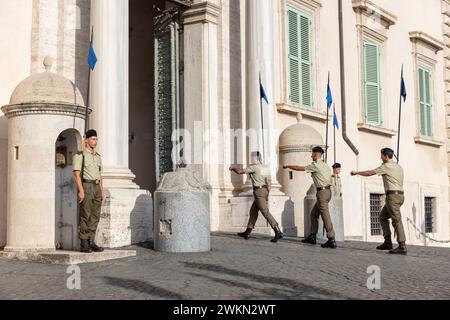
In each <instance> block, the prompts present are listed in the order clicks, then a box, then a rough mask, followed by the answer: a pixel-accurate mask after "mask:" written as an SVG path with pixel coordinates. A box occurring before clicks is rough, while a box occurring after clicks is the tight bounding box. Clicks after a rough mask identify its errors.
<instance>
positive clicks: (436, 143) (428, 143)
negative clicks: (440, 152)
mask: <svg viewBox="0 0 450 320" xmlns="http://www.w3.org/2000/svg"><path fill="white" fill-rule="evenodd" d="M414 142H415V143H417V144H423V145H425V146H429V147H435V148H440V147H442V146H444V144H445V143H444V142H443V141H438V140H433V139H430V138H424V137H414Z"/></svg>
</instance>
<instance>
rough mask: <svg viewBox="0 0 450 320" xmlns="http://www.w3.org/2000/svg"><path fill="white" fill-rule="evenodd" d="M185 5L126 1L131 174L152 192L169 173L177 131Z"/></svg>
mask: <svg viewBox="0 0 450 320" xmlns="http://www.w3.org/2000/svg"><path fill="white" fill-rule="evenodd" d="M189 5H190V1H181V0H170V1H164V0H153V1H148V0H132V1H130V44H129V45H130V126H129V127H130V169H131V170H132V171H133V172H134V173H135V174H136V183H137V184H138V185H140V187H141V188H143V189H147V190H150V191H152V192H153V191H154V190H155V189H156V186H157V183H158V182H159V178H160V176H161V175H162V174H164V173H166V172H169V171H172V170H173V169H174V167H175V166H176V164H177V156H176V155H173V154H172V151H173V144H172V133H173V131H174V130H176V129H178V128H180V127H181V122H182V121H181V119H183V115H182V112H183V111H182V110H183V108H182V105H183V103H182V99H181V97H182V96H183V94H182V82H183V61H182V58H181V57H182V52H183V48H182V43H183V41H182V39H183V38H182V29H181V25H182V24H181V23H180V19H181V13H182V11H183V10H185V9H186V8H188V7H189Z"/></svg>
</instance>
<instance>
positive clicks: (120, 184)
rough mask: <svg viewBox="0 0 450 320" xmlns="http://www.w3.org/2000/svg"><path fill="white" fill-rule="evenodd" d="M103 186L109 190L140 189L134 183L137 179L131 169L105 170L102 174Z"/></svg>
mask: <svg viewBox="0 0 450 320" xmlns="http://www.w3.org/2000/svg"><path fill="white" fill-rule="evenodd" d="M102 177H103V185H104V187H105V188H108V189H114V188H115V189H139V186H138V185H137V184H136V183H134V182H133V180H134V179H135V178H136V176H135V175H134V173H133V172H132V171H131V170H130V169H108V168H106V169H104V170H103V172H102Z"/></svg>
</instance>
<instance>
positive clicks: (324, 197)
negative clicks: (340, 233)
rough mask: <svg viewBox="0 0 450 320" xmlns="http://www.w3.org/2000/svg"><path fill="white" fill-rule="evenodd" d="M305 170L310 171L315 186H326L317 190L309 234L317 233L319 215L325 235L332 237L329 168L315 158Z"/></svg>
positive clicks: (333, 234)
mask: <svg viewBox="0 0 450 320" xmlns="http://www.w3.org/2000/svg"><path fill="white" fill-rule="evenodd" d="M305 171H306V172H308V173H311V177H312V179H313V181H314V185H315V187H316V188H326V189H323V190H318V191H317V202H316V204H315V205H314V207H313V209H312V211H311V234H317V232H318V231H319V217H320V216H321V217H322V220H323V224H324V226H325V229H326V231H327V237H328V238H334V236H335V233H334V229H333V224H332V222H331V216H330V210H329V208H328V203H329V202H330V200H331V190H330V186H331V169H330V168H329V167H328V165H327V164H326V163H325V162H323V161H322V160H316V161H313V163H311V164H310V165H308V166H306V167H305Z"/></svg>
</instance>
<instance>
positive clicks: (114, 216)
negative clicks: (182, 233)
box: [95, 188, 153, 248]
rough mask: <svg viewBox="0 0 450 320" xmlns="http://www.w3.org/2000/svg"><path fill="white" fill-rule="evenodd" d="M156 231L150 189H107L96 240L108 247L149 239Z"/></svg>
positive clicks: (117, 246) (122, 245)
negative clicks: (154, 229)
mask: <svg viewBox="0 0 450 320" xmlns="http://www.w3.org/2000/svg"><path fill="white" fill-rule="evenodd" d="M152 234H153V201H152V197H151V194H150V192H149V191H147V190H139V189H114V188H111V189H108V188H107V189H106V200H105V201H104V203H103V206H102V212H101V216H100V222H99V224H98V228H97V235H96V238H95V241H96V242H97V244H98V245H101V246H104V247H106V248H119V247H125V246H129V245H131V244H136V243H142V242H147V241H149V240H151V238H152Z"/></svg>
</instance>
